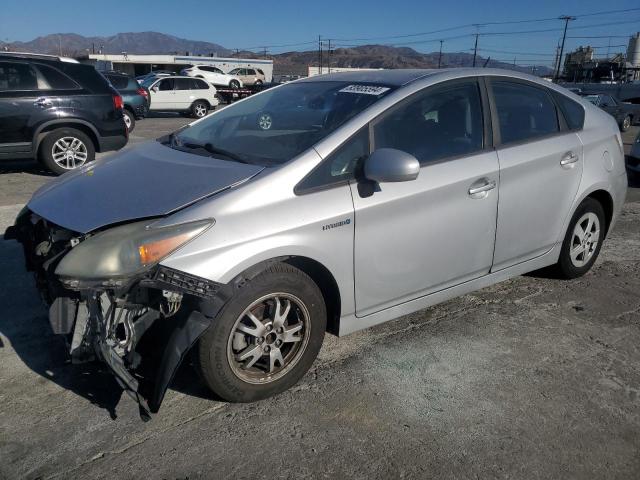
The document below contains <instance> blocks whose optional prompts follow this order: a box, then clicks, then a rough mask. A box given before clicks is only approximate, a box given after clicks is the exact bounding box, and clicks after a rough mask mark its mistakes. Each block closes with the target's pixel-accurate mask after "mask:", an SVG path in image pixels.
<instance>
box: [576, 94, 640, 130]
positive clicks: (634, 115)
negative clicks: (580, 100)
mask: <svg viewBox="0 0 640 480" xmlns="http://www.w3.org/2000/svg"><path fill="white" fill-rule="evenodd" d="M584 98H586V99H587V100H588V101H589V102H591V103H593V104H594V105H595V106H596V107H600V108H601V109H602V110H604V111H605V112H607V113H608V114H610V115H611V116H612V117H613V118H615V119H616V122H617V123H618V126H619V127H620V130H621V131H623V132H626V131H627V130H629V127H631V125H633V124H634V123H636V122H637V121H638V120H640V105H634V104H632V103H626V102H620V101H618V100H616V99H615V98H613V96H611V95H609V94H607V93H590V94H587V95H585V96H584Z"/></svg>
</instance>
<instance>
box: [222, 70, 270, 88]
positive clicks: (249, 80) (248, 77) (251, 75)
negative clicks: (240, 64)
mask: <svg viewBox="0 0 640 480" xmlns="http://www.w3.org/2000/svg"><path fill="white" fill-rule="evenodd" d="M229 75H233V76H235V77H238V78H239V79H240V81H241V82H242V83H243V84H244V85H247V86H251V85H262V84H263V83H264V82H266V76H265V74H264V72H263V71H262V70H260V69H259V68H234V69H233V70H231V71H230V72H229Z"/></svg>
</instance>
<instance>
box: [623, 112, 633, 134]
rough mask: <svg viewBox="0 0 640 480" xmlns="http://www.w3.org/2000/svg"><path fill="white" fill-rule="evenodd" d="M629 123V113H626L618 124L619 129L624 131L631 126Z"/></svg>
mask: <svg viewBox="0 0 640 480" xmlns="http://www.w3.org/2000/svg"><path fill="white" fill-rule="evenodd" d="M631 123H632V122H631V115H627V116H626V117H624V118H623V119H622V123H621V124H620V131H621V132H626V131H627V130H629V128H631Z"/></svg>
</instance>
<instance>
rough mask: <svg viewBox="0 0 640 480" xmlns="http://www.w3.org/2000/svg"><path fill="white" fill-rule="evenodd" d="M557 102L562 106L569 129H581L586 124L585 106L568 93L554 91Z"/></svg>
mask: <svg viewBox="0 0 640 480" xmlns="http://www.w3.org/2000/svg"><path fill="white" fill-rule="evenodd" d="M552 95H553V97H554V98H555V99H556V103H557V104H558V106H559V107H560V110H561V111H562V114H563V115H564V119H565V121H566V122H567V126H568V127H569V130H581V129H582V127H583V126H584V108H583V107H582V105H580V104H579V103H578V102H575V101H573V100H571V99H570V98H569V97H567V96H566V95H563V94H561V93H559V92H556V91H552Z"/></svg>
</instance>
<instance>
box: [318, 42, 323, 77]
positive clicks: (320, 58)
mask: <svg viewBox="0 0 640 480" xmlns="http://www.w3.org/2000/svg"><path fill="white" fill-rule="evenodd" d="M318 74H319V75H322V36H321V35H318Z"/></svg>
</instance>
